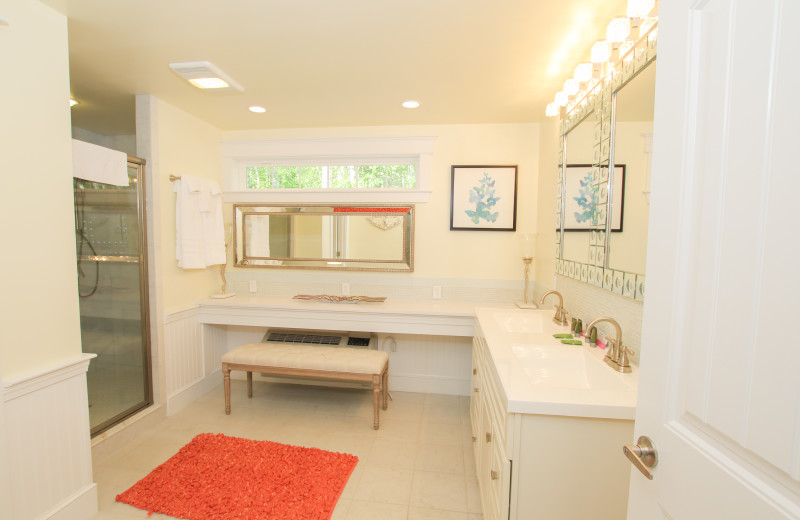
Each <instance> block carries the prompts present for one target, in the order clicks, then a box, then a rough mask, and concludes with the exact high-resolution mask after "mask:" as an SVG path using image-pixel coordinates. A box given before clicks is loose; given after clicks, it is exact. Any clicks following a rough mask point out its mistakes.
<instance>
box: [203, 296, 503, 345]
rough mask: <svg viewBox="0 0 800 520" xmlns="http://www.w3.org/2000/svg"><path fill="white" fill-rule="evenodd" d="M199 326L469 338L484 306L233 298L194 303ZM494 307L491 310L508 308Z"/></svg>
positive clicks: (448, 303)
mask: <svg viewBox="0 0 800 520" xmlns="http://www.w3.org/2000/svg"><path fill="white" fill-rule="evenodd" d="M198 306H199V317H200V322H201V323H206V324H216V325H247V326H266V327H284V328H309V329H316V330H350V331H356V330H359V331H367V332H382V333H394V334H401V333H405V334H432V335H444V336H467V337H471V336H472V335H473V331H474V328H473V327H474V319H475V308H476V307H478V306H482V307H486V304H477V303H466V302H453V301H436V300H427V301H425V300H421V301H416V300H414V301H406V300H394V299H392V298H389V299H387V300H386V301H384V302H359V303H333V302H327V301H318V300H295V299H292V297H291V296H241V295H237V296H233V297H231V298H225V299H208V300H203V301H201V302H198ZM509 307H510V305H498V306H497V307H496V308H498V309H500V308H509Z"/></svg>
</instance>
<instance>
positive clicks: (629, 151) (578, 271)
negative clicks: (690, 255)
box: [556, 27, 656, 300]
mask: <svg viewBox="0 0 800 520" xmlns="http://www.w3.org/2000/svg"><path fill="white" fill-rule="evenodd" d="M655 35H656V33H655V27H654V28H653V29H652V30H651V32H650V33H649V34H645V35H644V36H643V37H642V38H641V39H640V40H639V41H638V42H637V43H636V44H635V45H634V46H633V47H631V48H630V50H628V51H627V52H626V53H624V54H622V55H621V56H620V57H619V61H617V62H616V63H615V64H613V65H610V67H611V69H612V70H611V72H610V74H609V75H607V76H606V77H605V78H604V79H602V80H601V81H599V82H597V84H596V85H595V86H594V87H593V88H592V89H590V90H589V91H588V93H587V94H586V95H585V97H584V98H582V99H580V100H576V102H574V103H573V104H571V105H569V106H568V107H567V111H566V116H564V117H562V121H561V150H560V156H559V176H558V199H557V215H556V223H557V226H558V234H557V244H556V256H557V262H556V272H557V274H560V275H562V276H568V277H570V278H574V279H576V280H580V281H583V282H586V283H589V284H592V285H595V286H598V287H602V288H603V289H606V290H609V291H612V292H614V293H617V294H620V295H623V296H626V297H629V298H633V299H637V300H643V299H644V282H645V263H646V252H647V231H648V225H649V189H650V188H649V178H650V146H651V143H652V135H653V104H654V99H655V71H656V62H655V59H656V39H655ZM579 167H583V168H582V169H581V168H579ZM576 171H578V172H580V175H582V176H583V177H584V178H585V180H584V181H582V183H581V184H580V192H579V193H577V192H576V188H575V186H577V184H575V181H574V178H575V175H576V173H575V172H576ZM576 200H580V201H581V202H583V203H584V204H585V205H589V206H590V208H591V209H590V211H589V212H588V214H589V215H590V218H589V219H588V222H587V223H586V225H585V226H584V227H583V228H580V229H575V228H574V227H573V226H571V224H573V223H574V222H575V219H576V218H577V214H576V213H575V211H574V206H575V201H576ZM587 201H589V202H587ZM584 216H585V215H584Z"/></svg>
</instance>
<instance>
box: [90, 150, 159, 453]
mask: <svg viewBox="0 0 800 520" xmlns="http://www.w3.org/2000/svg"><path fill="white" fill-rule="evenodd" d="M145 164H146V162H145V160H144V159H140V158H138V157H133V156H131V155H129V156H128V167H129V168H133V169H135V170H136V218H137V223H138V228H139V233H138V242H139V260H138V262H139V307H140V311H141V334H142V361H143V363H144V366H143V376H144V380H143V381H142V384H143V385H144V396H143V400H142V401H141V402H139V403H137V404H136V405H134V406H132V407H130V408H128V409H127V410H124V411H123V412H120V413H118V414H117V415H115V416H113V417H111V418H110V419H107V420H105V421H103V422H102V423H100V424H98V425H97V426H95V427H93V428H91V430H90V434H91V436H92V437H95V436H97V435H99V434H100V433H102V432H104V431H106V430H108V429H109V428H111V427H112V426H115V425H116V424H119V423H120V422H122V421H124V420H125V419H127V418H128V417H131V416H132V415H134V414H136V413H138V412H139V411H141V410H143V409H145V408H147V407H149V406H152V405H153V362H152V361H153V360H152V357H151V356H152V349H151V337H150V291H149V286H150V283H149V278H148V274H147V258H148V255H147V209H146V204H145V194H146V193H147V190H146V181H145V175H144V173H145Z"/></svg>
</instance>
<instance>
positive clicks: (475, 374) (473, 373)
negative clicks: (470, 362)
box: [472, 368, 478, 376]
mask: <svg viewBox="0 0 800 520" xmlns="http://www.w3.org/2000/svg"><path fill="white" fill-rule="evenodd" d="M472 375H473V376H477V375H478V369H477V368H473V369H472Z"/></svg>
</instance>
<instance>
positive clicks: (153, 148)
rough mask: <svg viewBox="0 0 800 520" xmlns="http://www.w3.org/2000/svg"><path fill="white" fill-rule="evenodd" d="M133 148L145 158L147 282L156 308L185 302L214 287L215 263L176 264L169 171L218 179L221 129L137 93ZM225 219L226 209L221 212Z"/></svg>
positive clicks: (216, 285)
mask: <svg viewBox="0 0 800 520" xmlns="http://www.w3.org/2000/svg"><path fill="white" fill-rule="evenodd" d="M136 125H137V129H138V130H137V133H138V135H137V149H138V151H139V153H140V154H141V155H142V157H143V158H144V159H145V160H146V161H147V172H148V175H147V178H148V182H149V195H150V201H149V204H148V210H150V215H149V218H150V220H151V226H150V228H149V231H150V232H151V233H152V235H153V236H151V237H150V243H151V245H152V248H153V251H152V252H151V258H152V264H151V267H152V268H153V269H152V272H151V273H150V274H151V286H152V287H153V288H154V289H155V291H156V292H155V293H151V298H152V299H155V300H156V305H157V306H158V308H159V310H160V312H162V313H163V312H170V311H175V310H179V309H182V308H185V307H187V306H190V305H192V304H194V303H195V302H196V301H198V300H201V299H205V298H207V297H208V296H209V295H211V294H213V293H217V292H219V289H220V278H219V274H218V272H217V270H216V269H215V268H207V269H180V268H179V267H178V264H177V261H176V258H175V235H176V228H175V193H174V192H173V186H174V185H173V183H172V182H170V180H169V176H170V175H177V176H180V175H182V174H190V175H195V176H197V177H203V178H206V179H214V180H216V181H218V182H219V183H220V184H221V182H222V149H221V139H222V133H221V132H220V131H219V130H218V129H217V128H216V127H213V126H211V125H209V124H208V123H206V122H204V121H201V120H200V119H198V118H196V117H194V116H192V115H190V114H188V113H186V112H184V111H182V110H180V109H178V108H175V107H174V106H172V105H170V104H169V103H166V102H164V101H161V100H159V99H157V98H155V97H153V96H137V120H136ZM226 218H227V219H228V220H230V215H228V216H227V217H226Z"/></svg>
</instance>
